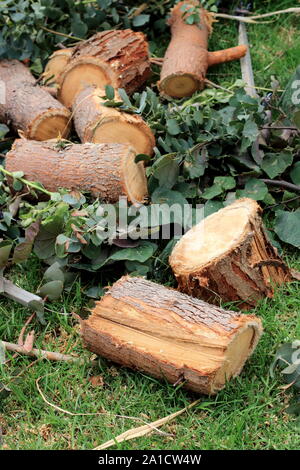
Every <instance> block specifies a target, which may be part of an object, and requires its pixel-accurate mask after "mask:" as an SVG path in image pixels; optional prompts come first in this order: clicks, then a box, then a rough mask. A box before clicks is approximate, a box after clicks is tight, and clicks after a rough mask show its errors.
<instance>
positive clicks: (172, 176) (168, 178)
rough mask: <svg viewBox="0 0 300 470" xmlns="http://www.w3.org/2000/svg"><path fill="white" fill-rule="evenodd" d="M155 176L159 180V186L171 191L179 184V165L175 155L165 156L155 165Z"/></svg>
mask: <svg viewBox="0 0 300 470" xmlns="http://www.w3.org/2000/svg"><path fill="white" fill-rule="evenodd" d="M153 169H154V172H153V176H154V177H155V178H156V179H158V181H159V185H160V186H161V187H165V188H167V189H171V188H172V187H173V186H174V184H175V183H176V182H177V178H178V175H179V165H178V161H177V159H176V158H175V157H174V156H173V155H163V156H162V157H160V158H159V159H158V160H157V161H156V162H155V164H154V165H153Z"/></svg>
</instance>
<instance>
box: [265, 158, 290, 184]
mask: <svg viewBox="0 0 300 470" xmlns="http://www.w3.org/2000/svg"><path fill="white" fill-rule="evenodd" d="M292 163H293V155H292V153H291V152H280V153H267V154H266V155H265V156H264V159H263V161H262V163H261V168H262V169H263V170H264V172H265V173H267V175H268V176H269V178H272V179H273V178H275V176H278V175H281V174H282V173H283V172H284V171H285V170H286V169H287V168H288V167H289V166H290V165H291V164H292Z"/></svg>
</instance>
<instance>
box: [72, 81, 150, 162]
mask: <svg viewBox="0 0 300 470" xmlns="http://www.w3.org/2000/svg"><path fill="white" fill-rule="evenodd" d="M101 96H103V90H101V89H100V88H93V87H88V88H85V89H84V90H82V91H81V92H80V93H79V94H78V95H77V97H76V99H75V101H74V104H73V107H72V111H73V112H72V114H73V118H74V124H75V129H76V132H77V134H78V136H79V138H80V140H81V142H94V143H97V144H98V143H114V142H116V143H120V144H129V145H131V146H132V147H133V148H134V149H135V151H136V153H137V154H139V153H144V154H146V155H152V153H153V147H154V145H155V139H154V136H153V134H152V132H151V129H150V128H149V126H148V125H147V124H146V123H145V121H144V120H143V119H142V117H141V116H139V115H137V114H129V113H126V112H122V111H119V110H118V109H117V108H111V107H107V106H105V105H103V99H101ZM115 99H116V100H118V97H115Z"/></svg>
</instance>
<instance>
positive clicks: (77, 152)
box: [6, 139, 147, 202]
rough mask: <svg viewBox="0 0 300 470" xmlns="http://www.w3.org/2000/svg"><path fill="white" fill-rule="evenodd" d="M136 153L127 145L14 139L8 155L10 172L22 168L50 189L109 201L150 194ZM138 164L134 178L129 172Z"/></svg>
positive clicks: (140, 198) (7, 161) (26, 175)
mask: <svg viewBox="0 0 300 470" xmlns="http://www.w3.org/2000/svg"><path fill="white" fill-rule="evenodd" d="M134 158H135V152H134V150H133V149H132V147H130V146H128V145H124V144H92V143H90V144H89V143H87V144H69V143H66V145H65V146H64V148H61V145H59V144H58V142H57V141H48V142H34V141H29V140H24V139H18V140H16V141H15V143H14V145H13V147H12V149H11V151H10V152H8V153H7V155H6V168H7V169H8V171H11V172H13V171H23V172H24V178H26V179H28V180H31V181H38V182H40V183H42V184H43V185H44V187H45V188H46V189H48V190H49V191H57V190H58V189H59V188H66V189H77V190H79V191H86V192H90V193H91V194H92V195H94V196H95V197H100V198H102V199H103V200H104V201H107V202H116V201H118V199H119V197H120V196H127V197H128V199H130V200H133V202H135V198H134V195H137V198H138V200H139V201H143V199H144V197H145V196H146V193H147V186H146V178H145V174H144V168H143V166H142V165H140V164H135V163H134ZM133 166H135V167H136V171H137V175H136V177H135V178H134V181H131V179H130V175H129V177H128V174H127V173H128V172H130V170H131V168H132V167H133Z"/></svg>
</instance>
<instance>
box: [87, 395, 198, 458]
mask: <svg viewBox="0 0 300 470" xmlns="http://www.w3.org/2000/svg"><path fill="white" fill-rule="evenodd" d="M199 402H200V399H199V400H196V401H194V402H193V403H191V404H190V405H188V406H186V407H185V408H183V409H182V410H179V411H176V412H175V413H172V414H170V415H169V416H166V417H165V418H161V419H158V420H157V421H154V422H153V423H151V425H150V424H146V425H145V426H139V427H138V428H132V429H129V430H128V431H125V432H123V433H122V434H119V436H117V437H115V438H114V439H111V440H110V441H107V442H105V443H104V444H101V445H100V446H98V447H95V448H94V449H93V450H103V449H107V448H108V447H112V446H114V445H116V444H117V443H120V442H123V441H129V440H130V439H135V438H136V437H141V436H145V435H146V434H150V433H151V432H152V431H153V429H152V426H155V427H156V428H157V427H159V426H162V425H163V424H166V423H168V422H169V421H171V420H172V419H174V418H176V417H177V416H180V415H181V414H182V413H185V412H186V411H187V410H189V409H190V408H192V407H193V406H195V405H197V404H198V403H199Z"/></svg>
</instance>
